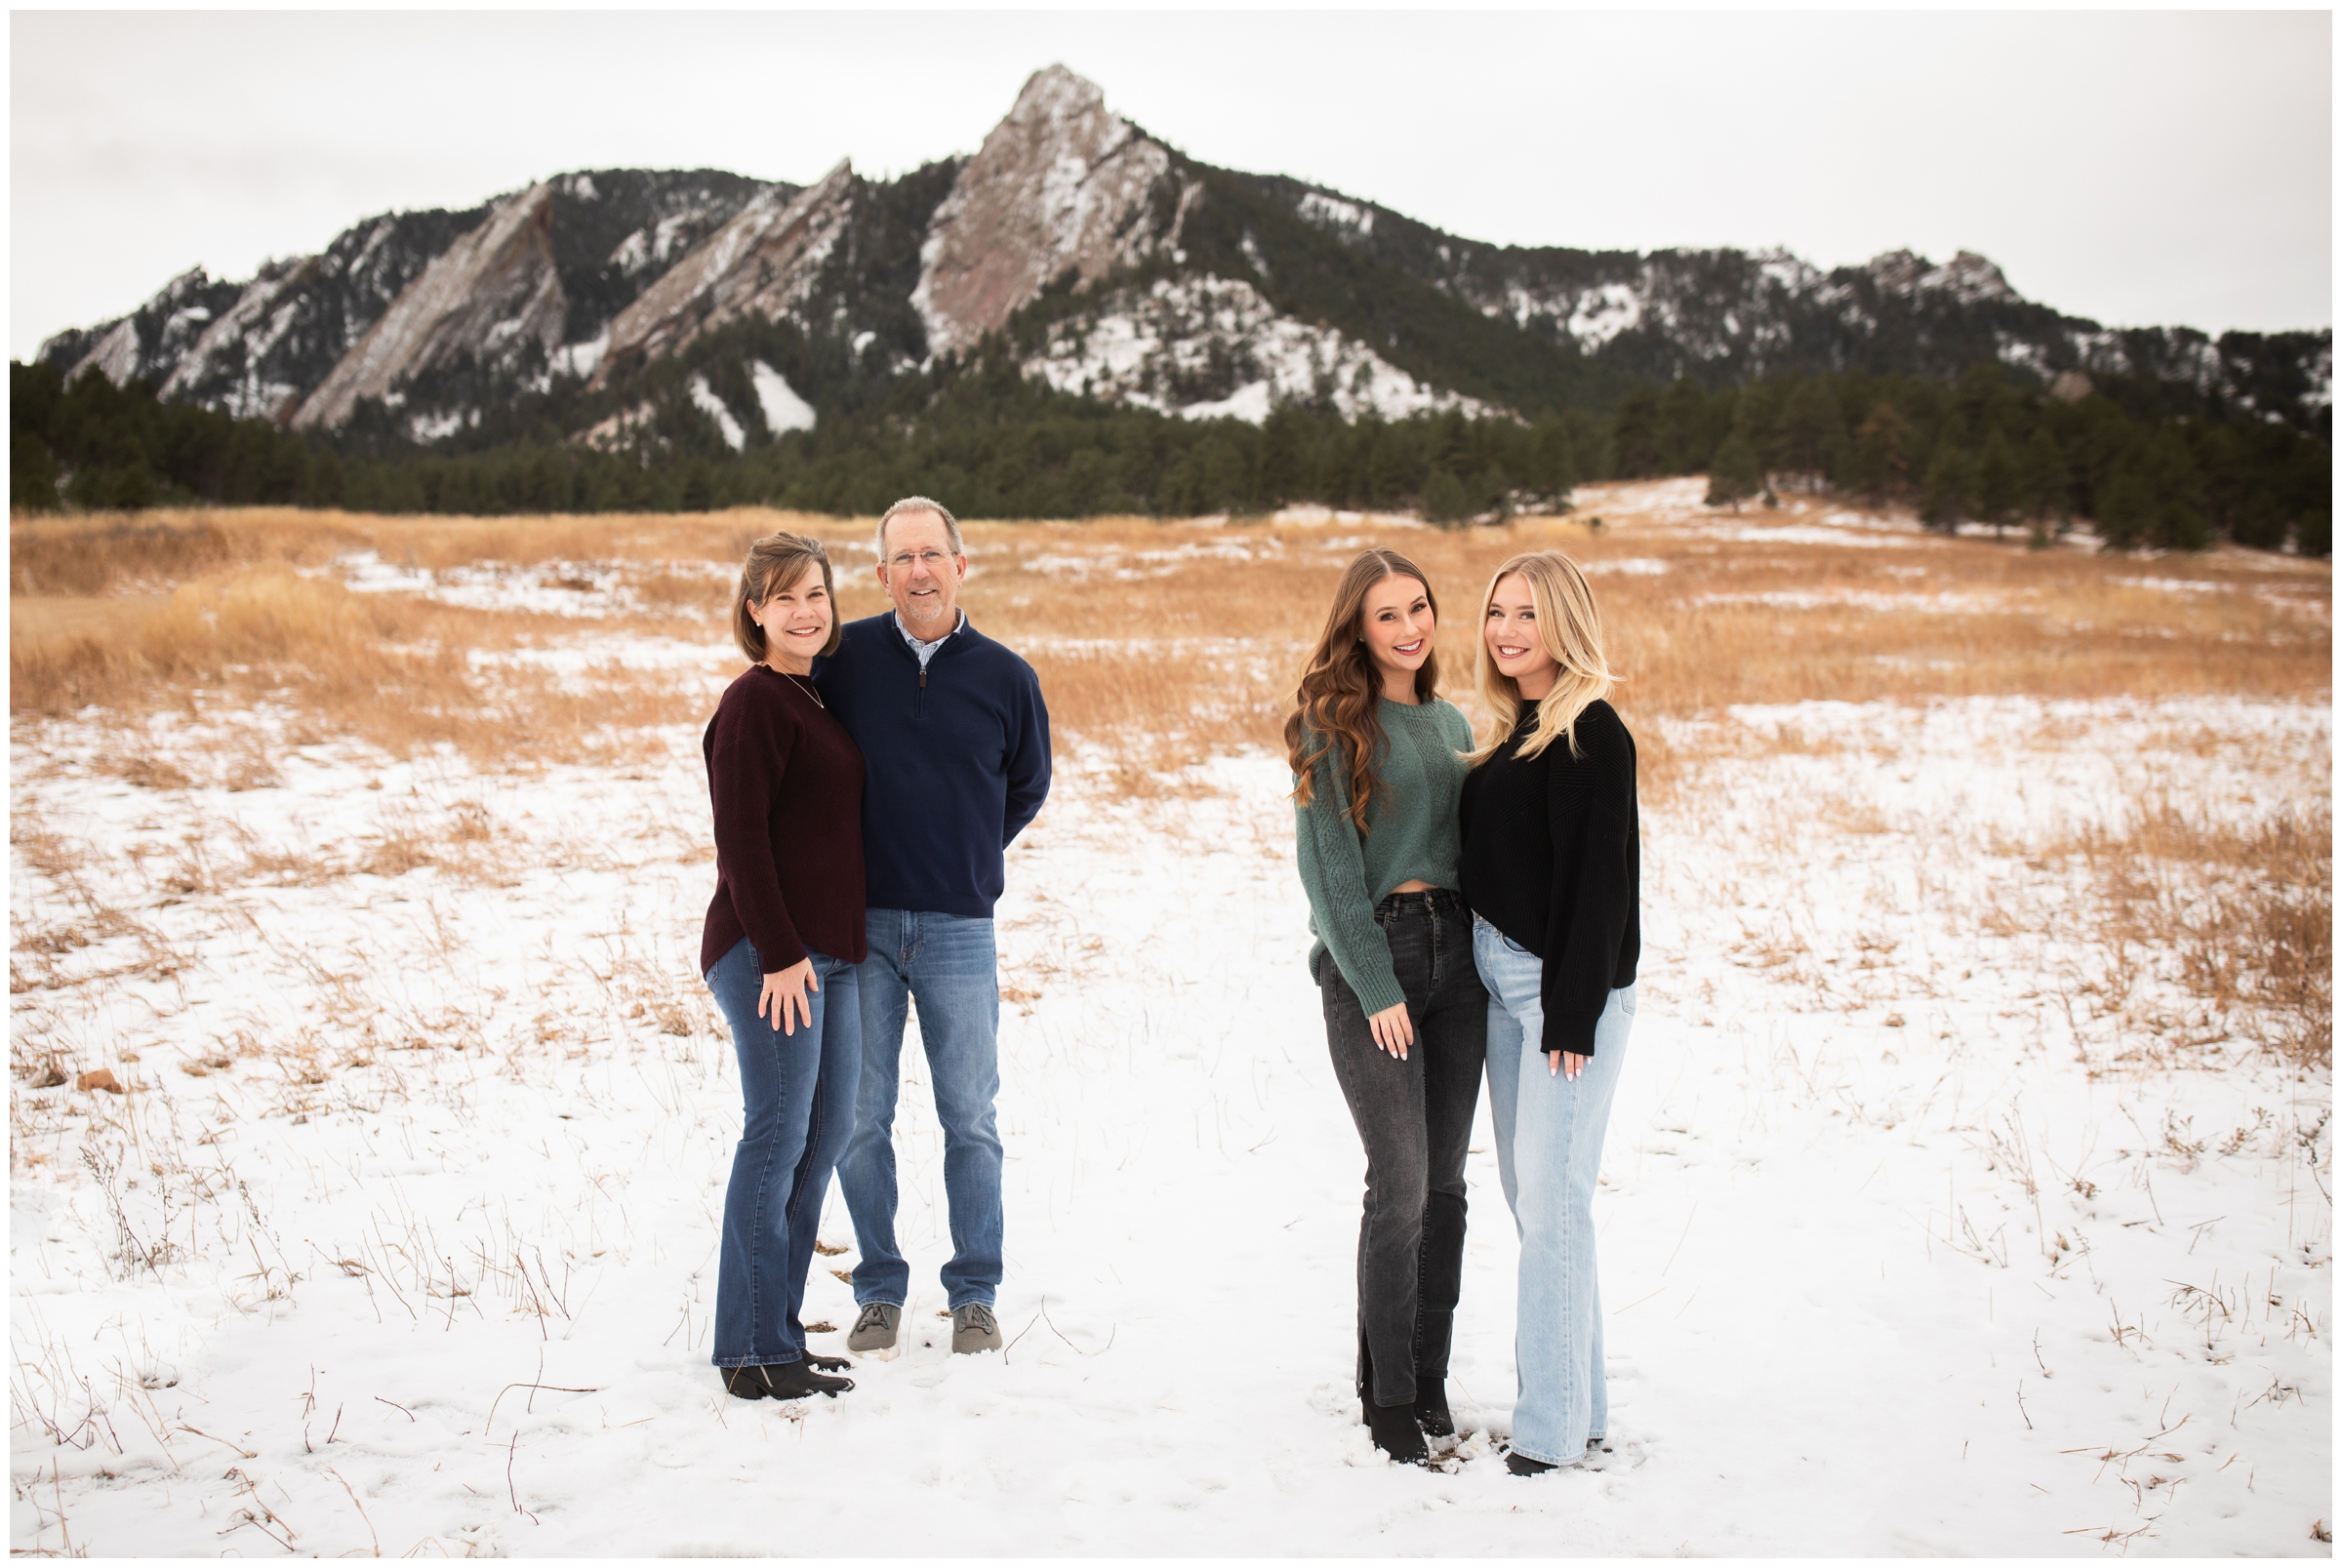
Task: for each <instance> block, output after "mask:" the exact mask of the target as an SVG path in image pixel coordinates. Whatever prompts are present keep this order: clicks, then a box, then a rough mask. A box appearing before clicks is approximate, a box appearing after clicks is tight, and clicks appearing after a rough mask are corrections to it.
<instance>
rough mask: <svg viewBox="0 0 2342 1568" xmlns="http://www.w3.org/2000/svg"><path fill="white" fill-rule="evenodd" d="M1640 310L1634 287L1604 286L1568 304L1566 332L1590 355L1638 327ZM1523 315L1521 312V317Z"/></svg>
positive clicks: (1641, 297) (1637, 290) (1612, 284)
mask: <svg viewBox="0 0 2342 1568" xmlns="http://www.w3.org/2000/svg"><path fill="white" fill-rule="evenodd" d="M1642 306H1643V295H1642V291H1640V290H1639V289H1637V288H1635V285H1634V284H1631V283H1605V284H1603V285H1602V286H1601V287H1600V288H1598V289H1590V290H1588V291H1587V292H1586V293H1584V294H1582V295H1580V296H1578V298H1577V299H1576V300H1574V301H1573V302H1571V304H1570V310H1569V316H1568V320H1567V330H1568V333H1569V335H1570V337H1571V338H1573V339H1575V340H1576V341H1577V344H1578V346H1579V347H1580V348H1582V349H1586V350H1589V351H1591V350H1593V349H1595V348H1599V347H1601V346H1602V344H1604V343H1606V342H1609V341H1610V340H1611V339H1613V338H1615V337H1617V336H1618V335H1619V334H1620V333H1622V332H1632V331H1634V330H1635V328H1636V327H1639V326H1641V325H1642ZM1526 314H1527V312H1525V311H1524V312H1523V317H1525V315H1526ZM1515 319H1516V320H1517V319H1522V317H1516V318H1515ZM1524 325H1525V321H1524Z"/></svg>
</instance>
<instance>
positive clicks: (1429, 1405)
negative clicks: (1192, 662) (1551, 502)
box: [1285, 549, 1488, 1464]
mask: <svg viewBox="0 0 2342 1568" xmlns="http://www.w3.org/2000/svg"><path fill="white" fill-rule="evenodd" d="M1437 623H1438V605H1437V601H1436V600H1435V599H1434V598H1433V594H1432V589H1431V584H1430V583H1429V582H1428V581H1427V580H1426V579H1425V577H1424V575H1423V573H1422V572H1421V571H1420V570H1419V569H1418V568H1417V567H1416V566H1415V565H1414V563H1412V562H1410V561H1409V560H1407V559H1406V557H1404V556H1402V555H1399V554H1397V553H1396V552H1394V551H1392V550H1386V549H1370V550H1367V551H1365V552H1364V553H1362V554H1361V555H1359V556H1358V558H1357V559H1356V560H1354V561H1353V562H1352V563H1351V564H1350V569H1349V570H1348V571H1347V572H1345V573H1344V574H1343V576H1342V582H1341V585H1340V586H1339V587H1338V588H1337V589H1336V590H1335V593H1334V603H1333V608H1332V611H1331V612H1330V613H1329V614H1328V615H1327V617H1326V621H1325V630H1324V631H1323V632H1322V633H1321V634H1320V635H1319V637H1318V639H1317V646H1316V649H1315V651H1314V652H1312V654H1311V656H1310V659H1309V663H1307V664H1306V665H1305V666H1304V667H1303V672H1302V677H1301V687H1300V690H1299V691H1298V692H1297V693H1296V694H1295V710H1294V712H1293V714H1292V716H1291V717H1289V718H1288V719H1286V721H1285V747H1286V752H1287V756H1288V760H1289V761H1290V762H1291V763H1292V767H1293V800H1294V805H1295V808H1296V811H1295V819H1296V821H1295V829H1296V836H1297V839H1298V848H1299V861H1300V869H1301V879H1302V885H1303V886H1304V887H1306V888H1307V889H1308V890H1309V895H1310V929H1311V931H1312V934H1313V935H1314V936H1315V937H1316V939H1317V940H1316V942H1315V944H1314V945H1312V947H1311V948H1310V974H1311V978H1312V979H1313V980H1315V981H1316V982H1317V986H1318V990H1319V994H1320V999H1321V1001H1322V1003H1323V1006H1324V1011H1325V1033H1326V1043H1327V1045H1328V1046H1329V1048H1330V1049H1331V1050H1332V1053H1333V1060H1334V1076H1335V1078H1336V1080H1337V1081H1339V1082H1340V1084H1341V1085H1342V1094H1343V1098H1344V1099H1346V1100H1347V1101H1349V1103H1350V1114H1351V1118H1352V1120H1353V1122H1355V1123H1356V1125H1357V1129H1358V1140H1359V1142H1360V1143H1362V1144H1363V1145H1364V1146H1365V1148H1366V1200H1365V1213H1364V1215H1363V1216H1362V1218H1361V1219H1360V1221H1359V1223H1358V1318H1357V1337H1358V1351H1357V1385H1358V1395H1359V1400H1360V1403H1361V1405H1362V1406H1363V1412H1364V1416H1365V1423H1366V1426H1367V1427H1368V1428H1369V1429H1370V1430H1371V1431H1372V1433H1373V1435H1374V1443H1375V1446H1376V1447H1378V1448H1380V1449H1381V1450H1383V1452H1384V1453H1386V1454H1388V1455H1390V1456H1391V1457H1392V1458H1393V1459H1395V1460H1400V1461H1404V1462H1406V1463H1410V1464H1422V1463H1424V1462H1425V1461H1426V1460H1428V1459H1429V1457H1430V1453H1429V1450H1428V1447H1427V1445H1426V1444H1425V1442H1424V1435H1425V1433H1427V1432H1428V1433H1430V1434H1432V1435H1433V1436H1445V1435H1448V1434H1450V1433H1452V1432H1454V1430H1455V1421H1454V1419H1453V1417H1451V1416H1450V1414H1449V1413H1448V1406H1447V1389H1446V1380H1447V1354H1448V1344H1449V1340H1450V1338H1451V1336H1452V1334H1453V1330H1454V1325H1455V1312H1456V1298H1457V1295H1458V1292H1459V1289H1460V1287H1461V1284H1462V1275H1463V1267H1464V1155H1465V1150H1466V1146H1467V1145H1468V1144H1469V1143H1470V1142H1471V1138H1472V1113H1473V1106H1474V1101H1475V1100H1476V1099H1477V1097H1478V1093H1479V1077H1480V1064H1481V1059H1482V1055H1483V1052H1484V1049H1485V1044H1486V1038H1487V1030H1488V995H1487V992H1486V991H1485V990H1484V989H1482V988H1481V985H1480V979H1479V974H1478V971H1477V970H1476V969H1475V968H1474V964H1473V956H1472V916H1471V914H1470V912H1469V911H1468V910H1467V909H1466V908H1465V906H1464V901H1463V899H1462V897H1461V895H1460V894H1459V893H1458V892H1457V891H1456V890H1457V889H1458V888H1459V887H1460V886H1461V885H1462V878H1461V875H1460V873H1459V869H1458V857H1459V855H1460V854H1461V844H1460V840H1459V835H1458V828H1457V807H1458V799H1459V796H1460V794H1461V791H1462V789H1463V785H1464V774H1465V766H1464V761H1463V753H1465V752H1467V751H1469V750H1471V749H1472V726H1471V724H1470V723H1469V722H1468V721H1467V720H1466V719H1465V717H1464V715H1463V714H1462V713H1461V712H1459V711H1458V710H1457V709H1456V708H1455V707H1454V706H1453V705H1451V704H1448V703H1445V702H1442V701H1441V700H1440V698H1439V696H1438V693H1437V689H1436V688H1437V685H1438V663H1437V660H1436V659H1435V658H1434V656H1433V637H1434V634H1435V632H1436V630H1437Z"/></svg>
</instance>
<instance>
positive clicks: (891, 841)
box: [813, 611, 1049, 918]
mask: <svg viewBox="0 0 2342 1568" xmlns="http://www.w3.org/2000/svg"><path fill="white" fill-rule="evenodd" d="M813 679H814V684H815V686H816V687H818V688H819V689H820V691H821V694H822V700H823V701H824V702H826V703H828V704H829V711H830V712H832V713H834V714H835V715H836V716H837V720H838V722H839V723H840V724H843V725H844V726H845V727H846V733H847V734H849V735H851V736H853V737H854V742H855V744H857V745H859V746H860V747H861V748H862V755H863V762H864V764H865V766H866V768H867V769H868V774H867V780H868V782H867V784H865V786H864V789H863V797H862V823H863V829H862V839H863V859H864V862H865V864H867V865H868V872H869V899H868V904H869V907H871V908H873V909H913V910H927V911H931V912H934V913H937V914H956V915H966V916H971V917H976V918H989V916H990V914H991V912H992V905H994V904H995V903H997V902H998V900H999V898H1000V890H1001V888H1002V886H1003V884H1004V882H1005V880H1006V876H1005V872H1004V870H1003V866H1002V862H1001V856H1002V853H1003V852H1004V851H1005V850H1006V849H1007V848H1008V846H1009V845H1010V844H1011V843H1012V842H1014V841H1015V839H1016V836H1017V835H1018V834H1019V833H1021V832H1023V831H1024V830H1025V824H1028V823H1030V822H1031V821H1032V819H1033V816H1034V814H1035V813H1037V812H1039V810H1040V809H1041V802H1042V801H1043V800H1045V799H1047V798H1048V795H1049V710H1048V708H1047V707H1046V706H1045V705H1044V704H1042V702H1041V682H1040V677H1039V676H1037V675H1035V674H1034V673H1033V672H1032V666H1031V665H1030V664H1028V663H1025V661H1024V660H1022V659H1019V658H1018V657H1017V656H1016V655H1015V654H1013V653H1011V652H1009V651H1008V649H1006V648H1004V647H1002V646H1001V645H1000V644H999V643H996V642H994V641H992V640H991V639H990V638H989V637H987V636H985V635H984V634H983V633H982V632H980V631H978V630H977V629H976V626H975V623H973V622H971V621H963V622H962V623H961V624H960V627H959V629H958V630H956V631H954V632H953V633H952V634H951V635H950V636H949V637H947V638H946V639H944V641H943V643H942V644H941V645H940V646H939V647H938V648H937V649H936V650H935V652H934V653H933V654H931V655H929V657H928V660H927V663H926V664H925V665H924V666H922V665H921V664H920V663H919V659H918V656H917V655H916V654H914V653H912V652H911V650H910V646H909V644H908V643H906V642H905V641H904V640H903V634H902V632H901V631H900V630H898V629H897V627H896V623H895V618H894V615H893V613H892V612H891V611H890V612H888V613H886V614H882V615H875V616H870V617H868V618H867V619H865V620H862V621H855V622H851V623H848V624H847V626H846V628H845V632H844V635H843V638H842V639H841V640H840V642H839V644H838V649H837V652H836V653H835V654H832V655H831V656H830V657H828V659H825V660H821V661H818V662H817V663H815V665H814V671H813Z"/></svg>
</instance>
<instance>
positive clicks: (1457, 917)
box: [1318, 888, 1488, 1405]
mask: <svg viewBox="0 0 2342 1568" xmlns="http://www.w3.org/2000/svg"><path fill="white" fill-rule="evenodd" d="M1374 918H1375V922H1376V924H1378V925H1380V926H1381V927H1382V928H1383V933H1384V935H1385V936H1387V937H1388V938H1389V939H1390V941H1391V961H1392V967H1393V969H1394V970H1395V971H1396V972H1397V976H1398V985H1399V989H1400V990H1401V991H1402V992H1404V993H1405V995H1406V998H1407V1017H1408V1019H1409V1020H1410V1021H1411V1022H1412V1023H1413V1024H1414V1025H1415V1044H1414V1045H1413V1046H1412V1047H1411V1048H1410V1049H1409V1050H1408V1052H1407V1058H1406V1060H1405V1061H1403V1062H1401V1061H1399V1060H1398V1059H1397V1058H1395V1057H1393V1056H1392V1055H1391V1054H1390V1053H1389V1052H1387V1051H1385V1050H1384V1049H1383V1048H1382V1047H1381V1046H1379V1045H1376V1044H1375V1043H1374V1035H1373V1033H1372V1032H1371V1031H1370V1030H1369V1029H1368V1028H1367V1026H1366V1013H1365V1010H1364V1009H1363V1008H1362V1007H1361V1006H1360V1005H1359V1003H1358V998H1357V995H1356V993H1355V992H1353V990H1352V989H1351V988H1350V984H1349V982H1347V981H1345V980H1344V979H1343V978H1342V973H1341V970H1340V969H1339V968H1337V967H1336V966H1335V964H1334V963H1333V961H1332V960H1331V959H1328V960H1327V961H1326V962H1325V963H1324V964H1323V965H1321V966H1320V969H1319V984H1318V988H1319V991H1320V992H1321V1000H1322V1001H1323V1002H1324V1005H1325V1036H1326V1043H1327V1045H1328V1046H1329V1047H1331V1049H1332V1051H1333V1057H1334V1076H1335V1078H1336V1079H1337V1080H1339V1081H1340V1083H1341V1085H1342V1096H1343V1098H1344V1099H1346V1100H1348V1101H1349V1102H1350V1115H1351V1119H1352V1120H1353V1122H1355V1123H1356V1124H1357V1128H1358V1142H1360V1143H1361V1144H1363V1145H1365V1146H1366V1210H1365V1214H1364V1215H1363V1216H1362V1217H1361V1218H1360V1220H1359V1221H1358V1373H1357V1377H1358V1389H1359V1391H1360V1392H1361V1393H1364V1392H1366V1390H1367V1389H1368V1387H1370V1386H1371V1387H1372V1390H1373V1392H1372V1398H1373V1400H1374V1402H1375V1403H1376V1404H1378V1405H1404V1404H1412V1403H1413V1402H1414V1399H1415V1380H1416V1379H1417V1378H1418V1377H1421V1378H1424V1379H1427V1380H1437V1379H1443V1378H1445V1377H1446V1376H1447V1351H1448V1344H1449V1341H1450V1340H1451V1339H1452V1337H1453V1335H1454V1332H1455V1322H1456V1298H1457V1296H1458V1294H1459V1293H1460V1292H1461V1290H1462V1288H1463V1275H1464V1155H1465V1152H1466V1149H1467V1147H1468V1146H1469V1145H1470V1144H1471V1142H1472V1111H1473V1106H1474V1103H1475V1102H1476V1101H1477V1100H1478V1098H1479V1092H1480V1064H1481V1060H1482V1058H1483V1057H1484V1056H1485V1055H1486V1053H1487V1047H1488V993H1487V991H1486V990H1484V989H1483V988H1481V985H1480V975H1479V970H1478V969H1477V968H1476V967H1475V966H1474V963H1473V960H1472V915H1471V914H1470V913H1469V912H1468V911H1467V910H1466V909H1465V907H1464V901H1463V900H1462V899H1461V898H1459V897H1458V896H1457V895H1455V894H1454V893H1451V892H1449V891H1447V890H1446V889H1445V888H1434V889H1433V890H1432V891H1431V892H1429V893H1393V894H1392V895H1391V896H1390V897H1389V898H1387V899H1385V900H1383V902H1382V903H1381V904H1379V905H1375V909H1374Z"/></svg>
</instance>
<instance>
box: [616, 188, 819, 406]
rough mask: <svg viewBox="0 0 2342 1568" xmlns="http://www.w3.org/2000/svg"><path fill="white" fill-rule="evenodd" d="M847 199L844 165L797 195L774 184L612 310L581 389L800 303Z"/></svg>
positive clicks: (772, 316)
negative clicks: (597, 358) (605, 339)
mask: <svg viewBox="0 0 2342 1568" xmlns="http://www.w3.org/2000/svg"><path fill="white" fill-rule="evenodd" d="M853 195H854V170H853V166H852V165H851V164H848V163H840V164H839V165H838V166H837V167H836V168H834V169H832V170H830V171H829V172H828V174H827V175H825V176H823V177H822V179H821V181H819V182H818V183H816V184H814V185H812V186H810V187H808V188H807V189H805V190H803V191H799V192H796V193H795V194H793V195H792V194H790V193H789V192H788V191H787V189H786V188H785V187H781V186H775V187H774V188H772V189H770V190H766V191H763V192H761V193H759V194H758V195H756V196H755V197H753V198H752V199H750V201H749V202H748V204H747V206H745V207H743V208H742V209H741V210H740V212H739V213H738V214H737V215H736V216H735V217H734V218H733V219H732V221H730V222H728V223H726V224H725V225H724V226H723V227H721V228H719V229H717V230H716V231H715V232H714V233H713V234H711V235H709V236H708V237H707V239H706V240H705V241H703V242H702V243H701V244H700V245H699V246H697V247H695V248H694V249H693V250H692V251H691V252H689V253H688V254H687V255H685V256H684V257H683V259H682V260H681V261H677V262H676V263H675V264H674V265H673V266H671V267H669V268H668V269H667V270H666V272H664V273H662V274H661V275H660V277H659V279H658V281H656V282H654V283H653V284H652V285H651V286H650V287H649V288H647V289H645V290H643V291H642V294H641V295H640V297H638V298H637V299H636V300H635V301H634V302H633V303H632V304H630V305H628V306H626V309H624V310H622V311H620V312H619V314H618V318H617V319H616V320H614V321H613V322H611V323H610V337H609V344H608V346H607V348H606V349H605V350H604V351H603V354H602V357H601V363H600V366H599V368H598V369H597V370H596V371H595V373H594V377H593V379H592V381H591V382H588V383H587V384H588V386H589V387H590V388H592V389H596V390H598V389H599V388H600V387H601V386H602V385H604V384H605V383H606V382H608V380H609V379H610V373H611V370H612V368H613V367H616V366H629V367H630V366H633V365H637V364H639V363H640V362H641V361H642V360H644V359H645V358H650V357H655V356H658V355H661V354H669V353H672V352H674V351H675V350H676V349H679V348H681V347H683V346H684V345H685V344H687V343H689V342H691V341H692V340H693V339H695V338H697V337H699V336H700V335H701V334H702V333H705V332H708V331H711V330H713V329H714V328H717V327H721V326H723V325H725V324H726V323H728V322H732V321H737V320H740V319H741V318H742V317H744V316H747V315H759V316H762V317H764V318H765V319H767V320H772V319H774V318H776V317H779V316H782V315H785V314H787V312H788V311H789V310H791V309H792V308H794V307H795V306H797V305H799V304H802V303H803V302H805V300H806V299H807V298H808V297H809V296H810V295H811V294H812V292H813V287H814V284H815V281H816V279H817V278H818V276H819V273H820V269H821V266H822V263H823V262H825V261H828V259H829V253H830V251H831V249H832V248H833V247H834V246H835V245H836V243H837V240H838V236H839V234H840V233H841V232H842V231H843V230H844V228H845V224H846V219H847V217H848V214H849V212H850V209H851V203H852V200H853Z"/></svg>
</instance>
